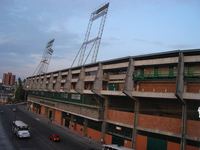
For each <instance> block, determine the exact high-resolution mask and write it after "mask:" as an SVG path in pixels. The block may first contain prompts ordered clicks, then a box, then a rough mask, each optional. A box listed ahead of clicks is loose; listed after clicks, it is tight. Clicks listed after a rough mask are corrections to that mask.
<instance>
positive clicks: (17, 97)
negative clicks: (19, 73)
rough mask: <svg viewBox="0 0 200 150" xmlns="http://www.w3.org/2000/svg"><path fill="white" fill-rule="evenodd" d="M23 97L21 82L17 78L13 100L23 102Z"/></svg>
mask: <svg viewBox="0 0 200 150" xmlns="http://www.w3.org/2000/svg"><path fill="white" fill-rule="evenodd" d="M24 97H25V91H24V89H23V85H22V80H21V78H18V82H17V86H16V91H15V100H17V101H23V100H24Z"/></svg>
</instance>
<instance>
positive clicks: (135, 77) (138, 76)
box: [133, 73, 176, 80]
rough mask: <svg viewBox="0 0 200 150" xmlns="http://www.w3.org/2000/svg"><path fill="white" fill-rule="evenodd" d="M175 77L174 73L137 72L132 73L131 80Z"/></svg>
mask: <svg viewBox="0 0 200 150" xmlns="http://www.w3.org/2000/svg"><path fill="white" fill-rule="evenodd" d="M174 78H176V75H175V74H170V73H169V74H162V73H156V74H139V75H133V80H157V79H174Z"/></svg>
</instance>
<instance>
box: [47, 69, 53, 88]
mask: <svg viewBox="0 0 200 150" xmlns="http://www.w3.org/2000/svg"><path fill="white" fill-rule="evenodd" d="M48 90H50V91H51V90H53V73H51V76H50V80H49V85H48Z"/></svg>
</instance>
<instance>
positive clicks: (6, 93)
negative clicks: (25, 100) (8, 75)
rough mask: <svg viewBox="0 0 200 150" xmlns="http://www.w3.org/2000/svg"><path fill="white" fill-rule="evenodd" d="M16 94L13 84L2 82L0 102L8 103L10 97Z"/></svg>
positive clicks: (0, 84)
mask: <svg viewBox="0 0 200 150" xmlns="http://www.w3.org/2000/svg"><path fill="white" fill-rule="evenodd" d="M13 96H14V89H13V88H12V87H11V86H8V85H3V84H2V83H0V104H4V103H7V102H8V100H9V98H11V97H13Z"/></svg>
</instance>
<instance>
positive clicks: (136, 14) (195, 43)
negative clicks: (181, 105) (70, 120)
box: [0, 0, 200, 78]
mask: <svg viewBox="0 0 200 150" xmlns="http://www.w3.org/2000/svg"><path fill="white" fill-rule="evenodd" d="M105 2H110V6H109V10H108V15H107V20H106V23H105V27H104V32H103V36H102V40H101V45H100V48H99V53H98V57H97V61H103V60H109V59H114V58H119V57H126V56H135V55H141V54H149V53H156V52H164V51H171V50H177V49H180V50H184V49H198V48H200V9H199V8H200V1H199V0H165V1H163V0H110V1H106V0H95V1H94V0H73V1H71V0H0V78H2V76H3V73H4V72H12V73H13V74H15V75H16V76H17V77H21V78H26V77H28V76H31V75H32V74H33V72H34V70H35V69H36V67H37V65H38V64H39V62H40V61H41V58H42V54H43V51H44V49H45V46H46V44H47V42H48V41H49V40H50V39H52V38H55V42H54V46H53V49H54V53H53V56H52V59H51V62H50V65H49V70H48V71H56V70H60V69H65V68H69V67H70V66H71V64H72V61H73V59H74V58H75V56H76V54H77V52H78V50H79V48H80V47H81V44H82V42H83V40H84V35H85V32H86V29H87V25H88V22H89V17H90V14H91V13H92V12H93V11H94V10H95V9H97V8H98V7H99V6H100V5H101V4H103V3H105ZM97 30H98V23H97V24H95V25H94V26H93V28H92V33H93V34H94V35H95V33H96V31H97Z"/></svg>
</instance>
